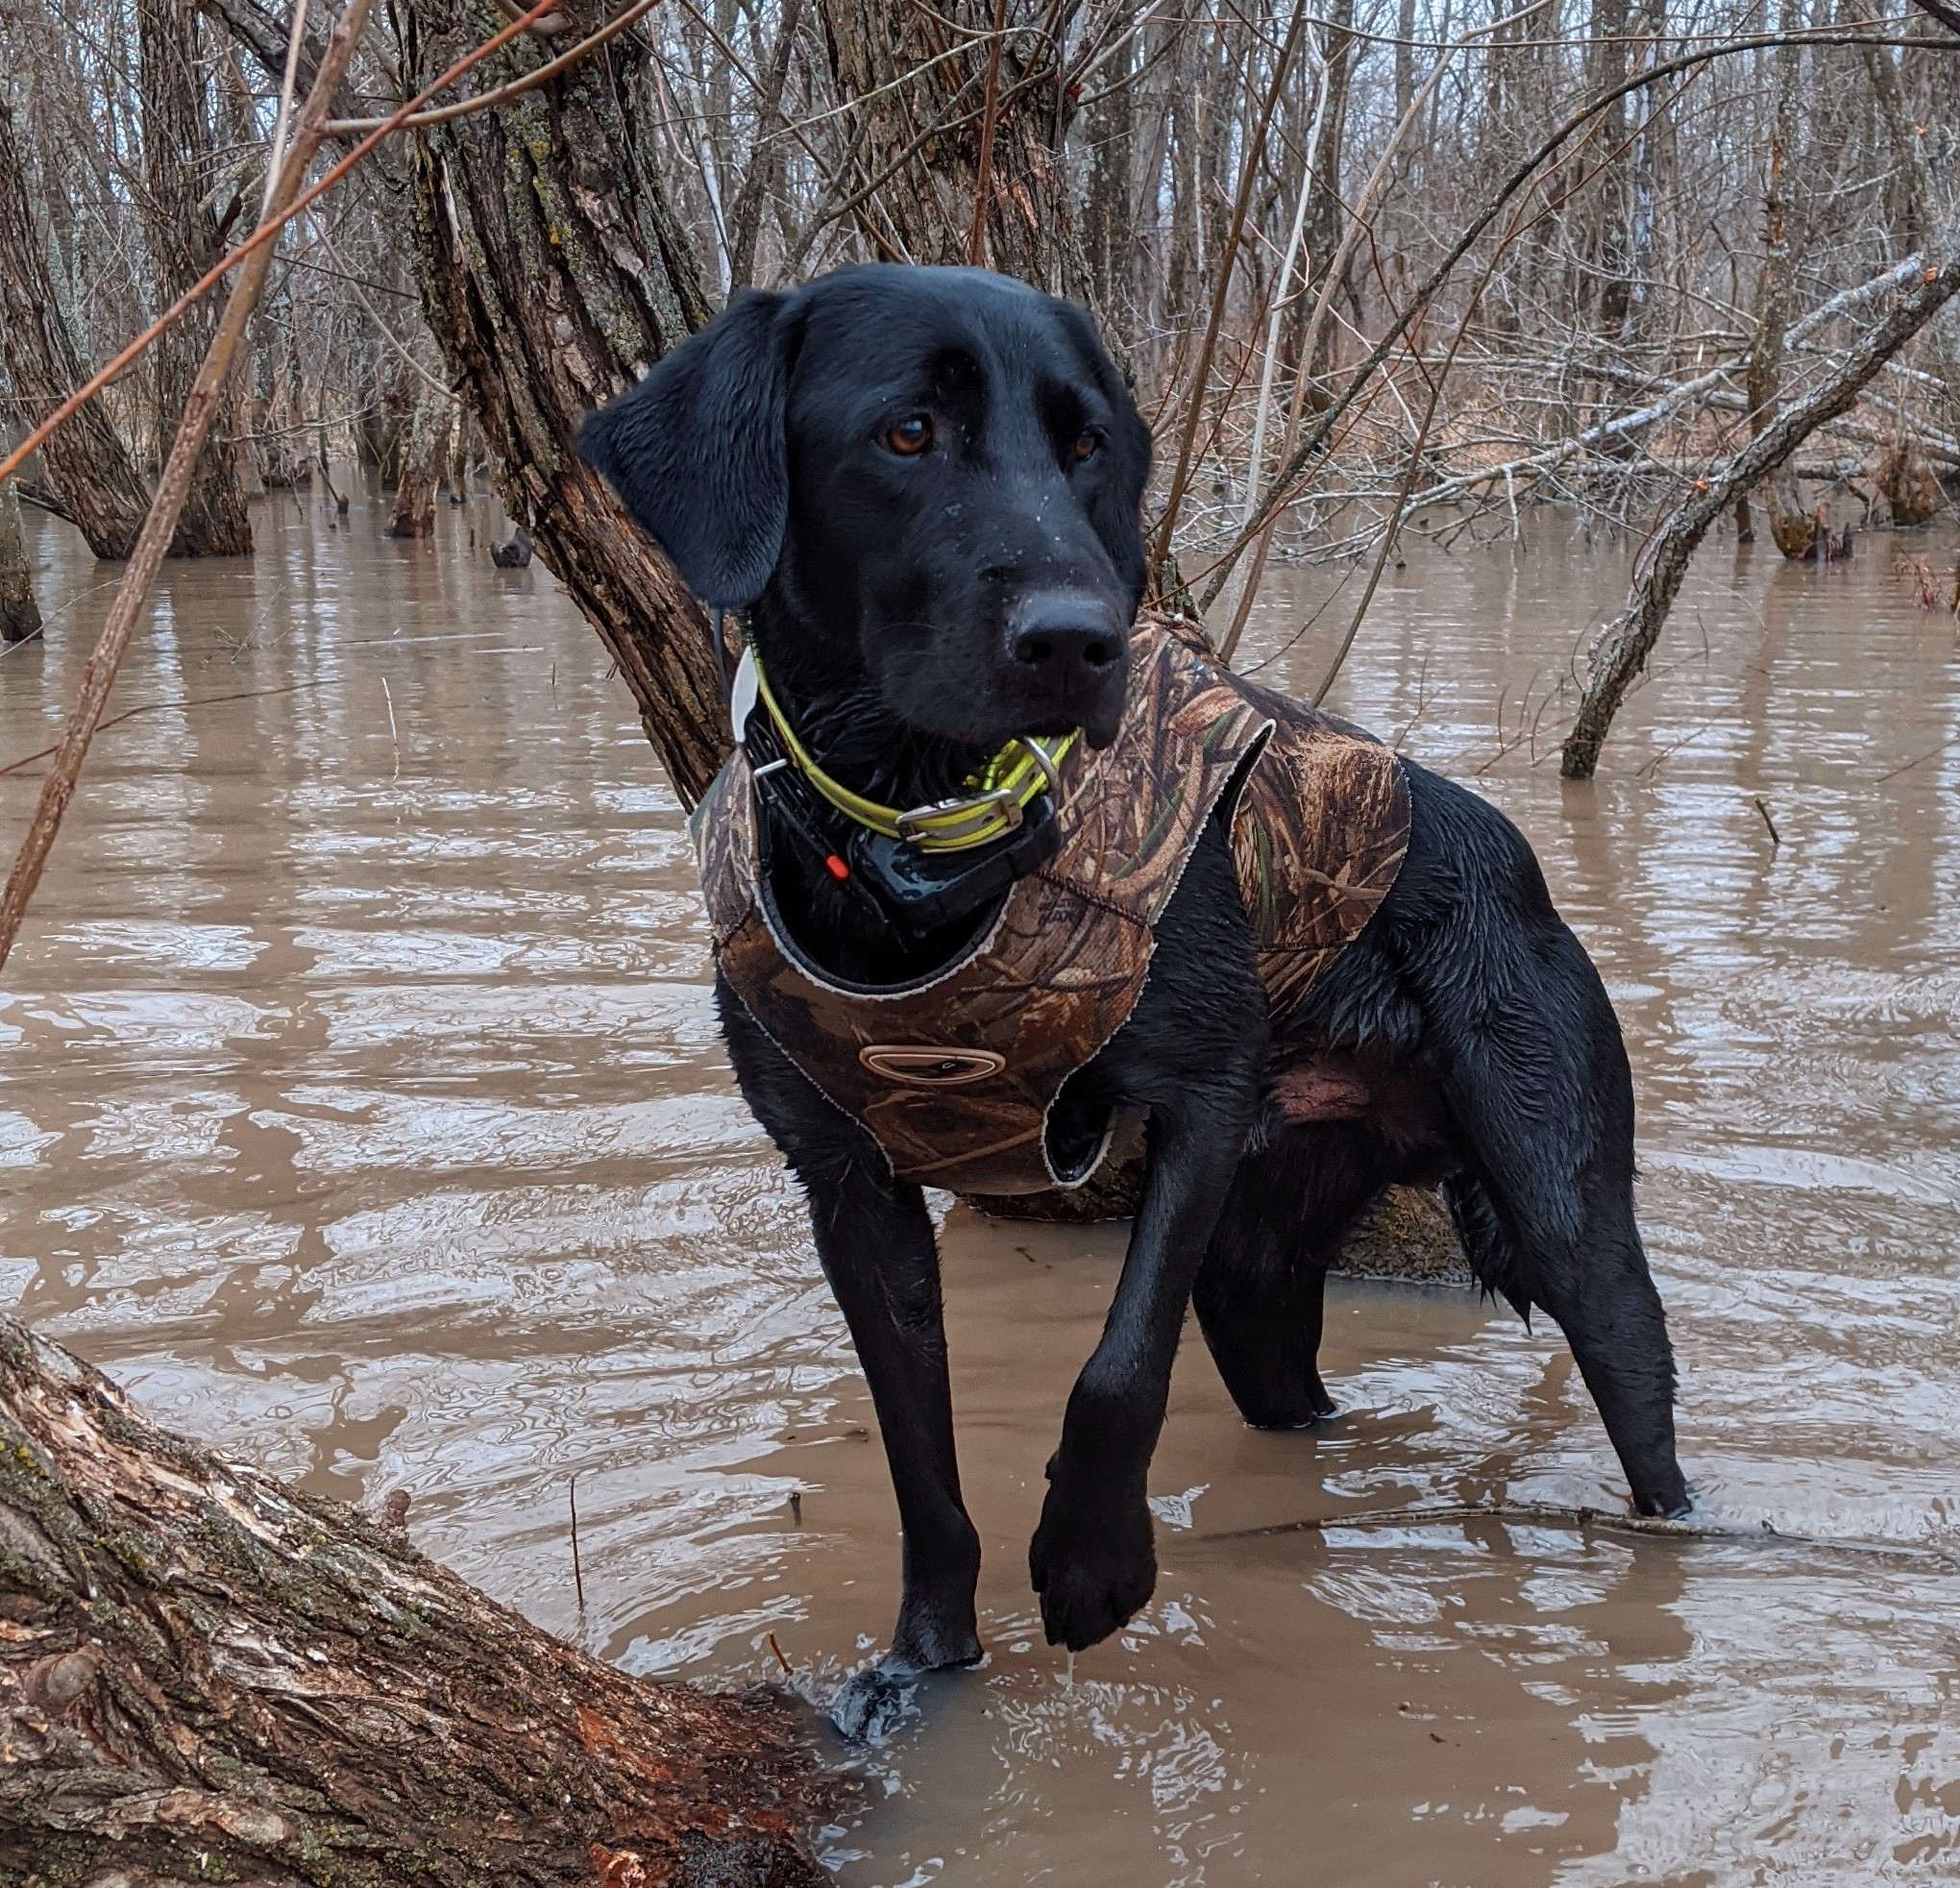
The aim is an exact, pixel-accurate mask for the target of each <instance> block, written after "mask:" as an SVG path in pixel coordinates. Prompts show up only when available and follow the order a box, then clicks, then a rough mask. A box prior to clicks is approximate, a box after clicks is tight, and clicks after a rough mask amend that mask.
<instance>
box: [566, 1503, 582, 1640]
mask: <svg viewBox="0 0 1960 1888" xmlns="http://www.w3.org/2000/svg"><path fill="white" fill-rule="evenodd" d="M566 1494H567V1495H568V1496H569V1497H570V1499H571V1503H572V1590H573V1591H574V1592H575V1593H576V1594H577V1596H578V1610H579V1611H580V1612H583V1611H584V1610H585V1570H584V1568H583V1567H581V1566H580V1565H579V1563H578V1478H577V1476H576V1475H575V1476H574V1477H573V1478H572V1485H571V1486H570V1487H569V1488H568V1489H567V1490H566Z"/></svg>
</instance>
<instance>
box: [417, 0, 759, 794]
mask: <svg viewBox="0 0 1960 1888" xmlns="http://www.w3.org/2000/svg"><path fill="white" fill-rule="evenodd" d="M562 12H563V14H564V16H565V17H566V18H567V20H568V21H569V25H568V28H567V29H566V35H565V36H562V37H572V36H573V34H574V32H575V30H576V34H583V33H586V32H589V31H591V30H592V29H593V28H594V27H595V26H597V25H598V23H599V22H600V18H601V17H602V16H603V12H604V10H603V9H602V8H601V7H600V6H599V5H598V4H596V0H567V4H566V6H565V7H564V9H563V10H562ZM398 16H399V18H400V20H401V22H402V44H401V63H402V76H403V81H404V84H405V85H407V86H422V85H426V84H427V83H428V82H429V80H430V79H432V78H433V77H434V76H435V75H436V74H437V73H439V72H440V71H442V70H443V68H444V67H445V66H446V65H447V64H448V63H449V62H450V61H452V60H453V59H455V58H456V57H457V56H458V55H459V54H460V53H461V52H462V51H463V50H464V49H465V48H466V47H468V46H470V45H473V44H475V43H476V42H477V41H478V39H479V38H480V37H482V25H483V20H482V16H481V15H480V13H479V12H478V9H477V8H476V7H474V6H473V5H471V4H470V0H404V5H402V6H401V8H400V9H399V10H398ZM542 57H544V55H542V54H541V53H540V52H539V51H538V50H537V49H536V48H535V47H533V46H531V45H529V44H528V43H527V42H525V41H520V42H519V43H518V44H517V45H515V46H513V47H512V48H510V49H509V51H508V52H506V53H503V54H500V55H499V56H498V57H497V59H495V60H493V61H489V62H488V63H487V64H486V66H485V68H484V71H483V83H484V84H485V85H486V86H488V85H492V84H496V83H499V82H501V81H502V80H506V79H510V78H514V77H516V76H518V74H519V73H520V72H522V71H524V70H527V69H529V67H530V66H531V65H532V64H533V63H535V62H537V61H539V60H540V59H541V58H542ZM647 64H648V55H647V53H646V51H645V49H644V46H643V45H642V43H641V41H640V40H639V39H638V38H637V37H635V36H634V35H632V34H627V35H625V36H623V37H620V38H618V39H615V40H614V41H613V42H612V45H611V46H610V47H609V48H608V49H607V52H606V55H605V57H604V58H602V59H591V60H587V61H584V62H583V63H581V64H579V65H578V66H576V67H575V68H574V69H573V70H571V71H569V72H567V73H566V74H565V75H564V76H563V77H561V78H558V79H556V80H553V81H552V82H551V84H549V85H547V86H541V87H540V88H539V89H537V90H535V91H532V92H530V93H527V95H526V96H524V97H523V98H520V99H517V100H515V101H513V102H512V103H510V104H508V105H504V106H501V107H499V108H498V109H497V110H493V111H479V112H477V113H475V114H474V115H472V116H469V117H464V118H458V119H453V120H452V121H451V122H449V123H447V124H443V125H439V126H435V127H432V128H430V129H429V130H426V131H423V132H420V133H418V134H417V135H416V138H415V141H414V145H413V147H412V153H411V156H410V159H409V164H410V173H411V180H412V186H413V195H414V206H415V214H414V219H413V232H412V241H413V255H414V261H415V269H416V276H417V279H418V282H419V284H420V287H421V291H422V301H423V311H424V314H425V315H426V316H427V318H428V321H429V329H430V331H432V332H433V334H434V336H435V339H436V342H437V344H438V345H439V346H440V347H441V349H442V352H443V356H444V361H445V364H446V367H447V370H448V378H449V380H450V382H451V384H452V385H453V386H455V387H456V388H457V389H458V390H459V391H460V392H461V394H462V396H463V398H465V399H466V400H467V401H468V402H469V405H470V409H471V412H472V413H473V415H474V416H475V418H476V421H477V423H478V426H479V427H480V428H481V429H482V432H483V436H484V438H485V440H486V441H487V442H488V444H489V447H490V451H491V453H492V454H494V455H495V459H496V463H497V467H498V474H497V480H498V491H499V494H500V496H501V497H502V500H503V503H504V506H505V508H506V509H507V510H508V511H509V513H510V516H511V518H512V519H513V521H514V522H516V523H518V524H521V525H523V526H524V527H526V529H527V530H528V531H529V533H530V536H531V540H532V542H533V543H534V544H535V545H536V547H537V552H538V554H539V556H540V557H542V558H543V559H544V561H545V563H546V565H547V566H548V567H549V568H550V569H551V573H552V575H553V576H556V577H557V578H558V580H559V581H560V582H561V583H563V584H564V585H565V587H566V589H567V590H569V591H570V592H571V594H572V597H573V601H575V602H576V603H577V605H578V607H579V608H580V609H581V610H582V611H583V612H584V614H585V617H586V619H587V621H588V622H590V623H591V624H592V625H593V627H594V628H595V629H597V630H598V632H599V635H600V640H601V641H602V642H603V643H604V644H605V646H606V648H607V649H608V650H610V651H611V653H612V656H613V659H614V661H615V662H616V663H617V664H618V665H619V670H620V674H622V676H623V677H624V678H625V682H626V685H627V686H628V687H629V688H630V689H631V690H632V692H633V696H634V699H635V700H636V702H637V703H638V705H639V709H640V716H641V720H642V722H643V723H644V724H645V726H646V729H647V733H648V736H649V739H650V740H651V741H652V743H653V745H654V747H655V748H658V749H659V752H660V755H661V758H662V759H663V760H664V761H665V762H666V765H667V771H668V775H669V777H670V778H671V779H672V781H673V783H674V790H675V791H676V792H677V793H678V794H679V796H680V797H681V798H682V799H683V800H684V801H686V802H687V803H689V804H692V803H693V802H694V801H695V800H697V799H698V798H699V797H700V795H701V794H702V792H703V791H704V790H705V789H706V787H707V784H708V782H709V781H710V780H712V779H713V778H714V775H715V772H716V771H717V769H719V767H720V766H721V764H722V758H723V754H724V752H725V751H726V748H727V740H728V734H727V719H726V715H725V713H724V711H723V706H722V697H721V684H720V680H719V677H718V676H717V674H716V671H715V664H714V657H713V655H712V653H711V652H710V650H709V647H708V638H707V626H706V623H705V620H704V619H703V617H702V615H701V612H700V610H699V609H698V607H697V606H696V604H695V602H694V601H693V599H692V598H691V597H689V595H688V594H687V590H686V588H685V586H683V585H682V583H681V581H680V579H679V577H678V576H676V575H675V574H674V570H673V568H672V567H671V566H670V565H669V564H668V563H667V561H666V559H665V558H663V557H662V556H661V555H660V554H659V553H658V552H656V551H655V550H654V549H653V548H652V546H651V545H650V544H649V543H648V541H647V540H646V538H644V537H643V536H642V535H641V534H640V532H639V530H638V529H637V528H636V527H634V525H633V523H632V521H631V520H630V519H629V518H628V517H627V516H626V513H625V509H624V508H623V507H622V506H621V505H620V503H619V502H618V500H617V499H615V498H614V496H613V495H612V493H611V491H610V490H609V489H608V488H607V487H606V485H605V484H604V482H603V480H601V479H600V478H599V477H598V475H597V474H595V473H593V472H592V471H590V470H589V469H588V468H587V467H586V466H584V465H583V464H582V463H580V461H579V459H578V456H577V454H576V451H575V450H574V445H573V442H574V439H575V437H576V433H577V429H578V426H579V423H580V422H581V421H582V420H583V418H584V416H585V414H586V413H587V412H589V411H590V410H591V409H592V408H593V407H595V406H597V405H600V404H602V403H603V402H604V401H606V400H608V399H610V398H611V397H612V396H613V395H615V394H617V393H620V392H622V391H624V390H625V388H626V387H627V386H629V385H630V384H631V383H632V380H633V379H634V377H635V376H636V374H638V373H639V372H641V371H643V370H644V369H645V368H646V367H648V366H649V365H650V364H651V363H652V362H653V361H654V360H656V359H658V358H659V356H662V355H663V354H665V353H666V352H667V350H668V349H670V348H672V347H674V346H676V345H678V343H679V342H681V341H682V340H684V339H685V338H686V337H687V335H688V334H689V333H690V332H691V331H693V330H695V329H698V328H700V327H702V326H704V325H705V324H706V322H707V320H708V318H709V308H708V305H707V300H706V297H705V296H704V294H703V292H702V288H701V279H700V272H699V269H698V266H697V263H696V258H695V257H694V254H693V251H692V249H691V247H690V244H689V241H688V238H687V235H686V233H685V232H684V231H683V230H682V229H681V227H680V225H679V223H678V222H677V221H676V220H675V218H674V215H673V213H672V211H671V210H670V208H669V207H668V205H667V201H666V199H665V196H664V195H663V193H662V190H661V187H660V184H659V179H658V173H657V165H658V159H657V156H656V153H655V150H654V148H653V131H654V126H653V125H652V123H651V122H650V121H649V119H648V118H647V116H646V99H647V96H648V92H649V86H648V84H647V77H648V75H647Z"/></svg>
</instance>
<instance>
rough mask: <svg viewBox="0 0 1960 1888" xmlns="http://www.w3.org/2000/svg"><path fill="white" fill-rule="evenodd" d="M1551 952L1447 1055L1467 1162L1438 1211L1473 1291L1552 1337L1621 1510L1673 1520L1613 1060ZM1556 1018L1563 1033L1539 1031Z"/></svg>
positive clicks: (1623, 1078) (1660, 1359)
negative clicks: (1466, 1261)
mask: <svg viewBox="0 0 1960 1888" xmlns="http://www.w3.org/2000/svg"><path fill="white" fill-rule="evenodd" d="M1563 928H1564V927H1563V926H1560V927H1559V929H1560V930H1561V931H1563ZM1548 956H1549V958H1550V960H1551V961H1550V962H1549V963H1543V964H1541V966H1540V968H1541V969H1544V970H1547V971H1549V972H1550V974H1549V975H1548V976H1547V977H1546V979H1545V985H1544V986H1541V990H1540V992H1539V993H1538V994H1539V995H1540V996H1541V997H1542V998H1544V999H1547V1000H1544V1001H1542V1002H1540V1003H1534V1004H1532V1005H1531V1008H1530V1010H1529V1011H1521V1010H1512V1009H1509V1008H1508V1007H1505V1008H1498V1009H1493V1010H1492V1011H1490V1012H1488V1013H1486V1015H1485V1017H1484V1018H1483V1019H1482V1027H1481V1028H1479V1029H1478V1030H1476V1031H1475V1032H1474V1033H1473V1032H1465V1034H1464V1036H1462V1037H1461V1038H1459V1039H1458V1043H1457V1044H1456V1047H1455V1052H1454V1054H1453V1056H1452V1061H1453V1063H1454V1065H1455V1066H1454V1067H1453V1068H1452V1070H1451V1080H1450V1083H1449V1088H1450V1090H1451V1101H1452V1108H1453V1113H1454V1114H1455V1115H1456V1117H1457V1121H1458V1130H1459V1133H1460V1136H1461V1139H1462V1141H1463V1142H1464V1143H1465V1148H1466V1152H1467V1154H1468V1162H1467V1170H1466V1171H1465V1172H1463V1173H1461V1174H1458V1176H1457V1177H1456V1178H1455V1179H1454V1180H1452V1181H1451V1182H1450V1183H1449V1184H1448V1189H1447V1190H1448V1194H1449V1197H1450V1203H1451V1208H1452V1212H1453V1214H1454V1215H1455V1217H1456V1220H1457V1225H1458V1233H1459V1235H1460V1236H1461V1238H1462V1239H1463V1243H1464V1248H1465V1251H1466V1252H1467V1254H1468V1255H1469V1258H1470V1262H1471V1264H1472V1266H1473V1268H1474V1269H1475V1270H1476V1272H1477V1275H1478V1277H1479V1278H1480V1279H1481V1280H1482V1283H1483V1284H1484V1285H1485V1286H1486V1287H1488V1288H1489V1289H1491V1290H1492V1291H1495V1292H1497V1293H1499V1294H1500V1295H1502V1296H1504V1297H1506V1298H1507V1299H1509V1300H1510V1301H1511V1303H1512V1304H1513V1305H1515V1306H1516V1307H1517V1308H1518V1309H1519V1310H1520V1311H1524V1310H1526V1309H1527V1308H1529V1307H1530V1306H1531V1305H1538V1306H1542V1307H1543V1308H1544V1309H1545V1310H1546V1311H1547V1312H1550V1313H1551V1314H1552V1316H1553V1317H1554V1319H1556V1322H1557V1324H1558V1326H1559V1328H1560V1329H1561V1330H1562V1331H1563V1332H1564V1333H1565V1336H1566V1341H1567V1342H1568V1343H1570V1344H1571V1346H1572V1354H1573V1357H1574V1359H1575V1360H1576V1361H1577V1362H1578V1364H1579V1368H1580V1375H1581V1376H1582V1377H1583V1378H1584V1379H1585V1385H1586V1388H1587V1389H1588V1390H1590V1391H1591V1392H1592V1398H1593V1401H1594V1403H1595V1404H1597V1405H1598V1407H1599V1411H1600V1416H1601V1419H1602V1420H1603V1421H1604V1422H1605V1428H1606V1434H1607V1436H1608V1437H1609V1438H1610V1439H1611V1441H1612V1444H1613V1447H1614V1450H1615V1451H1616V1452H1617V1453H1618V1455H1619V1458H1620V1464H1621V1466H1622V1467H1623V1468H1624V1469H1625V1470H1626V1473H1627V1479H1628V1482H1629V1483H1630V1484H1631V1487H1632V1491H1633V1501H1634V1506H1635V1507H1636V1508H1638V1509H1639V1510H1640V1512H1641V1513H1643V1514H1679V1513H1683V1512H1685V1511H1686V1509H1687V1507H1688V1494H1687V1486H1686V1483H1684V1482H1683V1480H1682V1478H1681V1471H1680V1464H1679V1462H1678V1460H1677V1459H1676V1455H1675V1428H1674V1387H1675V1366H1674V1352H1673V1349H1672V1348H1671V1346H1670V1345H1669V1342H1668V1336H1667V1320H1666V1317H1665V1314H1664V1313H1663V1312H1662V1310H1661V1304H1660V1294H1659V1293H1658V1292H1657V1291H1656V1290H1655V1289H1654V1279H1653V1276H1652V1274H1651V1273H1650V1272H1649V1270H1648V1266H1647V1255H1646V1252H1645V1251H1644V1250H1643V1249H1642V1246H1641V1243H1640V1232H1639V1228H1638V1227H1637V1225H1636V1224H1635V1223H1634V1217H1633V1095H1632V1082H1631V1078H1630V1076H1629V1071H1628V1067H1627V1056H1626V1050H1625V1048H1624V1047H1623V1046H1622V1043H1621V1041H1620V1033H1619V1027H1618V1025H1617V1023H1616V1022H1615V1021H1614V1019H1613V1015H1612V1011H1611V1008H1610V1006H1609V1005H1608V1004H1607V1002H1606V996H1605V991H1604V990H1603V989H1602V988H1601V987H1600V984H1599V978H1598V974H1597V972H1595V971H1594V969H1593V968H1592V965H1591V964H1590V962H1589V961H1587V959H1586V958H1585V956H1584V953H1583V952H1582V951H1580V947H1579V944H1578V942H1577V941H1576V940H1574V939H1572V938H1571V936H1570V934H1569V933H1566V934H1565V937H1564V939H1563V941H1562V945H1560V946H1559V947H1556V948H1555V949H1554V950H1553V951H1551V952H1549V953H1548ZM1575 960H1576V961H1575ZM1561 1015H1562V1017H1563V1018H1564V1019H1565V1021H1566V1023H1567V1026H1566V1027H1564V1028H1557V1027H1554V1028H1551V1029H1548V1028H1547V1027H1546V1023H1547V1019H1548V1018H1560V1017H1561Z"/></svg>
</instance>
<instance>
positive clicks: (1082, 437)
mask: <svg viewBox="0 0 1960 1888" xmlns="http://www.w3.org/2000/svg"><path fill="white" fill-rule="evenodd" d="M1101 445H1102V441H1101V440H1100V439H1099V438H1097V436H1096V435H1095V434H1094V433H1093V432H1084V433H1080V434H1078V435H1077V437H1076V441H1075V457H1076V460H1077V462H1078V463H1080V462H1081V461H1082V460H1083V459H1092V458H1094V457H1095V455H1096V452H1097V450H1098V449H1099V448H1100V447H1101Z"/></svg>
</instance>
